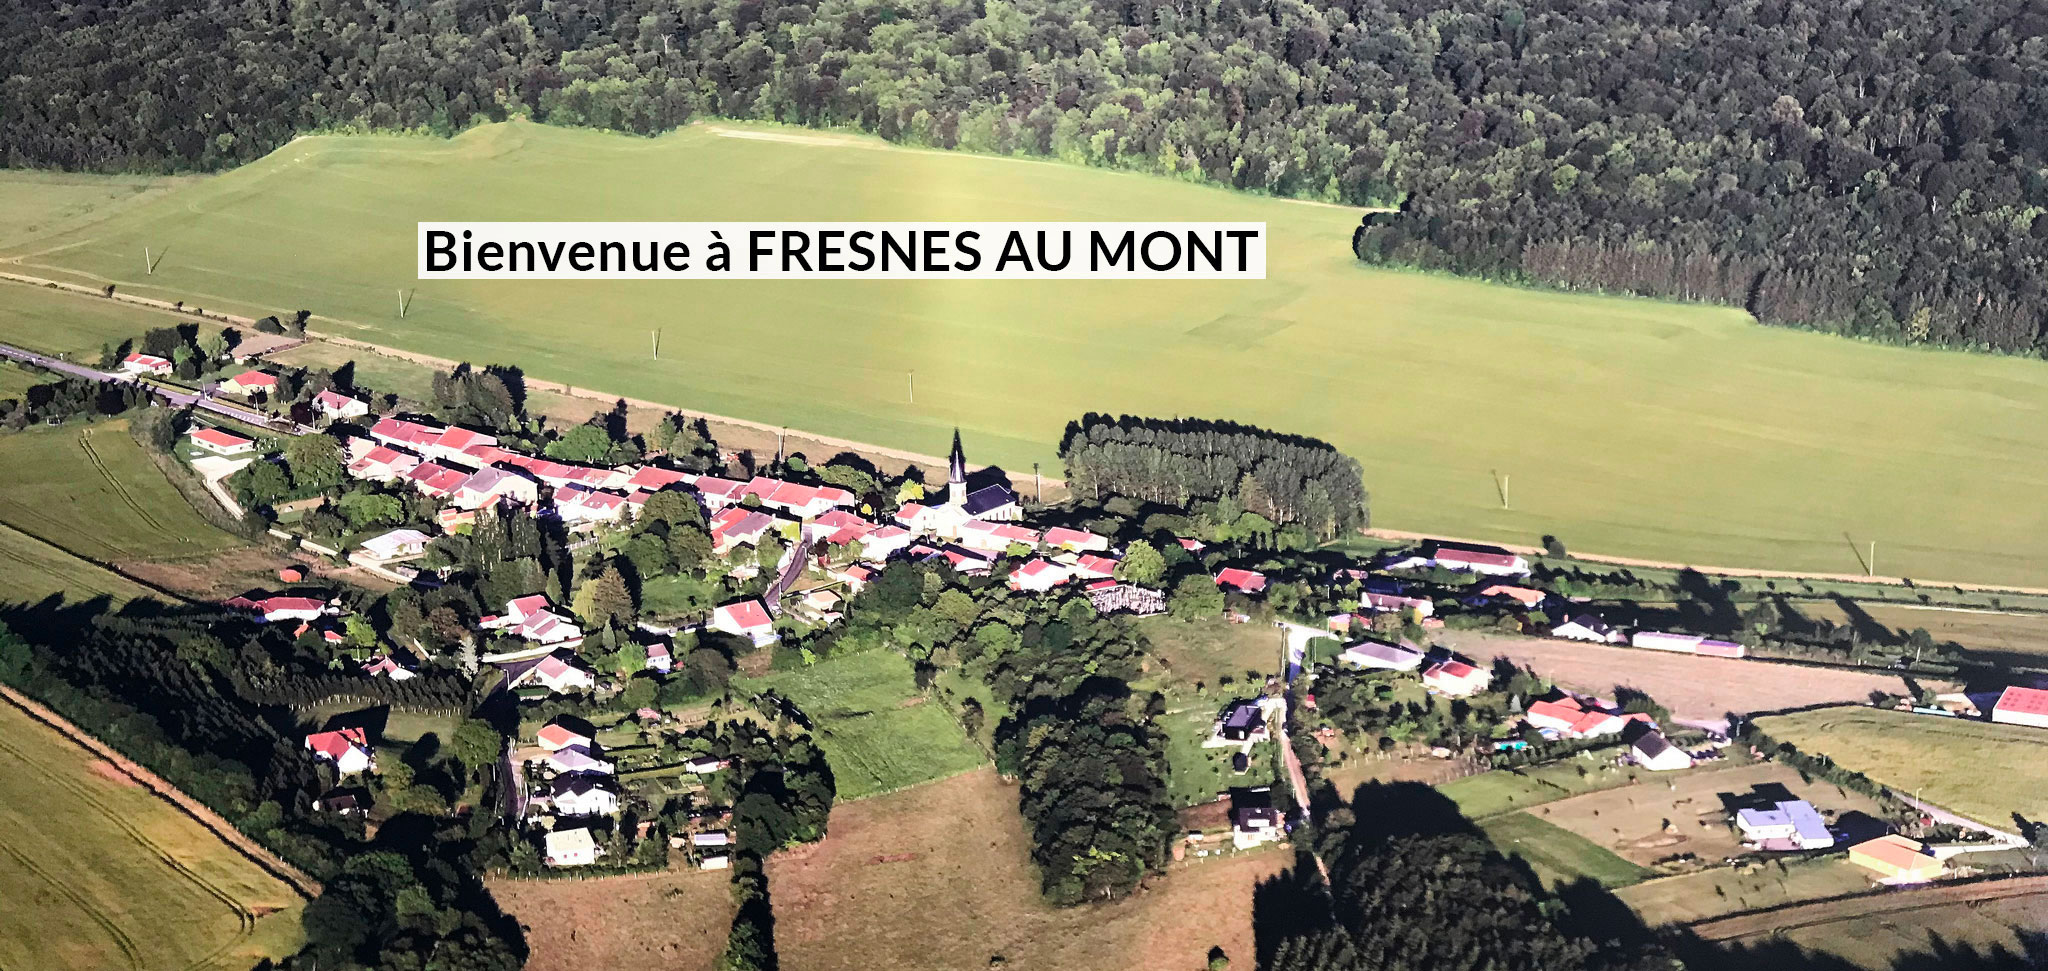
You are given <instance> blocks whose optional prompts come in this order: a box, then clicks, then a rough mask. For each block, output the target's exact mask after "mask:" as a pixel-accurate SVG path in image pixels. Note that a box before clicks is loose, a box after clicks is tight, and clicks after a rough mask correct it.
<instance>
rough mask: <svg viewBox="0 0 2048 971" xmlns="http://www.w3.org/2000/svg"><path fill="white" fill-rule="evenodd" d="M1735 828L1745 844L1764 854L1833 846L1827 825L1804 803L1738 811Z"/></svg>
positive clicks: (1809, 804) (1790, 803)
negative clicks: (1774, 851) (1764, 850)
mask: <svg viewBox="0 0 2048 971" xmlns="http://www.w3.org/2000/svg"><path fill="white" fill-rule="evenodd" d="M1735 828H1737V829H1739V830H1741V831H1742V840H1743V842H1745V843H1754V844H1756V845H1757V846H1759V847H1761V848H1763V849H1766V850H1824V849H1827V848H1828V847H1830V846H1833V845H1835V836H1834V834H1833V833H1830V832H1828V824H1827V821H1826V820H1824V819H1822V818H1821V817H1820V813H1819V812H1818V811H1816V810H1815V809H1814V808H1813V804H1812V803H1810V802H1807V801H1805V800H1803V799H1793V800H1788V801H1784V802H1779V803H1776V804H1774V805H1772V806H1771V807H1770V808H1768V809H1741V810H1737V811H1736V813H1735Z"/></svg>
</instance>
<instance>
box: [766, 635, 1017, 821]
mask: <svg viewBox="0 0 2048 971" xmlns="http://www.w3.org/2000/svg"><path fill="white" fill-rule="evenodd" d="M735 685H736V686H737V687H738V688H739V689H740V690H741V691H742V692H743V693H746V694H751V693H754V692H758V691H764V690H768V689H771V688H772V689H774V690H775V691H776V692H777V693H779V694H781V695H782V696H783V697H786V698H788V699H790V700H791V701H794V702H796V706H797V707H798V708H799V709H802V711H803V713H804V715H805V716H806V717H808V718H809V719H810V720H811V723H812V725H813V726H814V732H815V734H816V736H817V739H818V744H819V746H821V747H822V748H824V750H825V759H826V761H827V762H829V763H830V764H831V766H832V775H833V780H834V782H835V783H836V784H837V786H838V789H839V798H840V799H861V798H864V797H867V796H873V795H877V794H880V793H885V792H893V791H895V790H897V789H902V788H904V787H907V786H914V785H916V784H918V783H920V782H930V781H931V780H933V779H939V778H944V777H945V776H949V775H955V774H958V773H960V772H964V771H966V770H968V769H971V768H973V767H975V766H977V765H980V764H982V763H983V761H985V760H984V759H983V758H982V755H981V752H980V750H979V749H976V748H975V747H974V745H973V743H971V742H969V741H968V740H967V734H966V732H965V731H963V730H962V729H961V727H960V721H959V719H958V718H956V717H955V716H954V715H953V713H952V711H950V710H949V709H947V708H946V706H945V705H943V704H941V703H940V702H939V701H938V700H937V699H936V698H933V697H930V696H928V695H924V694H921V693H919V692H918V690H917V688H916V686H915V684H914V682H913V680H912V672H911V669H910V661H909V660H908V659H906V658H904V657H903V655H901V654H897V653H895V652H894V651H868V652H865V653H861V654H854V655H849V656H846V657H836V658H831V659H829V660H825V661H821V662H819V663H817V664H813V665H809V666H807V667H803V668H799V669H797V670H794V671H782V672H777V673H774V674H770V675H768V676H766V677H761V678H744V679H738V680H736V681H735Z"/></svg>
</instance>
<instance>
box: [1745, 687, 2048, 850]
mask: <svg viewBox="0 0 2048 971" xmlns="http://www.w3.org/2000/svg"><path fill="white" fill-rule="evenodd" d="M1756 725H1757V727H1758V728H1760V729H1763V731H1764V732H1765V733H1766V734H1768V735H1770V736H1771V737H1772V738H1775V739H1777V740H1779V741H1781V742H1785V743H1787V744H1790V745H1793V746H1795V747H1797V748H1798V749H1799V750H1800V751H1802V752H1805V753H1807V754H1809V755H1825V756H1827V757H1829V758H1831V759H1834V760H1835V762H1836V764H1838V765H1840V766H1842V767H1843V768H1845V769H1850V770H1852V771H1856V772H1861V773H1863V774H1864V775H1867V776H1869V777H1870V778H1872V779H1874V780H1876V781H1878V782H1880V783H1883V784H1884V785H1886V786H1889V787H1891V788H1892V789H1893V790H1894V791H1897V792H1902V793H1905V794H1907V795H1915V794H1917V795H1918V797H1919V798H1921V799H1924V800H1926V801H1927V802H1931V803H1933V804H1935V805H1937V806H1940V807H1942V808H1943V809H1947V810H1951V811H1953V812H1956V813H1960V814H1962V815H1964V816H1968V817H1970V818H1971V819H1974V820H1977V821H1978V822H1981V823H1986V824H1989V825H1992V826H1996V827H1999V828H2001V829H2009V828H2011V826H2012V815H2013V814H2014V813H2019V814H2020V815H2022V816H2025V817H2026V818H2028V819H2029V820H2038V819H2048V758H2043V757H2042V755H2043V753H2044V752H2048V729H2041V728H2027V727H2025V726H2021V725H1994V724H1991V723H1990V722H1979V721H1964V720H1963V719H1960V718H1942V717H1939V716H1935V715H1914V714H1910V713H1906V712H1897V711H1887V710H1883V709H1877V708H1864V707H1841V708H1816V709H1814V710H1812V711H1802V712H1797V713H1794V714H1790V715H1771V716H1769V717H1765V718H1759V719H1757V720H1756Z"/></svg>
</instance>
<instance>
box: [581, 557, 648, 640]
mask: <svg viewBox="0 0 2048 971" xmlns="http://www.w3.org/2000/svg"><path fill="white" fill-rule="evenodd" d="M574 609H575V611H576V616H578V617H581V618H583V620H584V622H586V623H588V624H589V625H591V626H593V627H604V626H611V627H621V628H623V627H628V626H631V625H632V622H633V613H634V606H633V593H632V591H631V590H630V589H628V588H627V587H626V578H625V576H624V575H622V574H621V573H619V568H618V567H616V566H607V567H605V568H604V570H603V572H601V573H599V574H598V575H597V577H596V579H593V580H588V581H585V582H584V584H583V586H582V587H580V588H578V589H577V591H576V602H575V604H574Z"/></svg>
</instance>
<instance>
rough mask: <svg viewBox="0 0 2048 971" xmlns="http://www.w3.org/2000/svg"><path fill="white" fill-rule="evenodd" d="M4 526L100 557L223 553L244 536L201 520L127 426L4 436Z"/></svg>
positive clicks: (0, 455)
mask: <svg viewBox="0 0 2048 971" xmlns="http://www.w3.org/2000/svg"><path fill="white" fill-rule="evenodd" d="M0 467H4V468H6V469H8V472H9V474H8V477H7V486H6V488H5V489H0V523H5V524H7V525H9V526H13V527H14V528H16V529H19V530H21V531H22V532H24V533H28V534H30V535H32V536H35V537H36V538H38V539H42V540H44V541H46V542H49V543H51V544H53V545H55V546H59V547H62V548H64V549H65V550H68V551H70V552H72V553H76V554H79V555H81V556H86V557H90V558H92V559H95V560H99V561H101V562H116V561H120V560H149V559H164V558H171V557H186V556H197V555H203V554H209V553H217V552H220V551H221V550H225V549H229V548H231V547H234V546H239V545H241V541H240V540H239V539H237V538H236V537H234V536H231V535H229V534H227V533H225V532H222V531H221V530H219V529H216V528H214V527H213V526H210V525H208V524H207V523H206V521H205V520H202V519H200V518H199V514H198V513H196V512H194V511H193V510H192V507H191V506H189V505H187V504H186V502H185V499H184V497H182V496H180V495H179V494H178V492H177V490H175V489H173V488H172V487H171V484H170V483H169V482H167V481H165V479H164V477H163V473H162V472H159V471H158V470H157V468H156V466H155V465H154V464H153V463H151V461H150V458H149V456H148V455H147V454H146V453H144V452H143V450H142V446H140V445H138V444H136V442H135V439H134V438H132V437H130V436H129V434H128V428H127V425H126V423H124V422H120V421H112V422H101V423H98V424H93V425H65V426H60V427H56V428H35V429H30V430H28V431H24V432H20V433H17V434H13V435H8V436H6V437H4V438H0Z"/></svg>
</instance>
